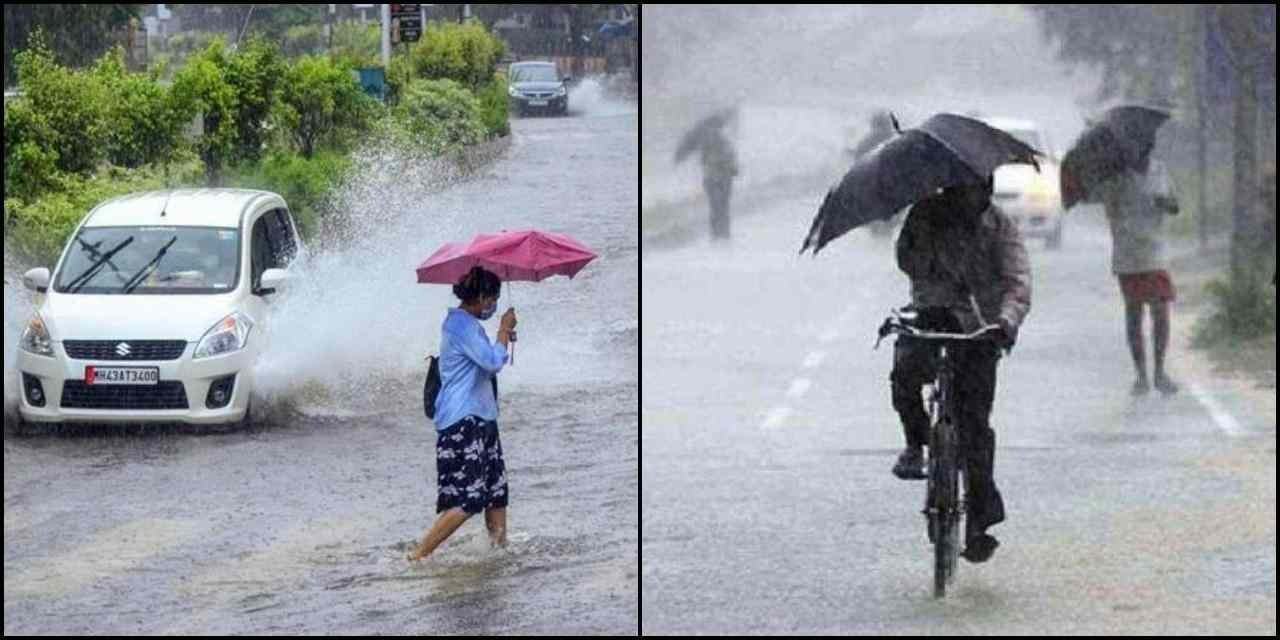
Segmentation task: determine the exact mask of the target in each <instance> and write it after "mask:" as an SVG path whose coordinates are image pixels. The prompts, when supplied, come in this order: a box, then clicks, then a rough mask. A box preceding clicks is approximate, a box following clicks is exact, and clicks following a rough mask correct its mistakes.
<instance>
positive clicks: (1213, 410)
mask: <svg viewBox="0 0 1280 640" xmlns="http://www.w3.org/2000/svg"><path fill="white" fill-rule="evenodd" d="M1189 386H1190V389H1191V395H1193V396H1195V397H1196V400H1199V401H1200V404H1202V405H1204V408H1205V411H1208V412H1209V417H1211V418H1213V421H1214V422H1216V423H1217V424H1218V428H1219V429H1222V430H1223V431H1225V432H1226V434H1227V435H1228V436H1230V437H1232V438H1238V437H1240V436H1242V435H1244V434H1245V429H1244V427H1242V426H1240V422H1239V421H1237V420H1236V419H1235V416H1233V415H1231V413H1230V412H1228V411H1227V410H1226V408H1225V407H1223V406H1222V404H1221V403H1219V402H1218V400H1217V399H1216V398H1214V397H1213V396H1211V395H1209V394H1208V392H1206V391H1205V390H1204V388H1203V387H1201V386H1200V385H1198V384H1196V383H1194V382H1192V383H1191V384H1190V385H1189Z"/></svg>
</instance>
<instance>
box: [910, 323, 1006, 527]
mask: <svg viewBox="0 0 1280 640" xmlns="http://www.w3.org/2000/svg"><path fill="white" fill-rule="evenodd" d="M940 349H941V348H940V346H939V345H938V344H937V343H934V342H925V341H922V340H913V339H911V338H907V337H899V338H898V343H897V345H896V346H895V347H894V350H893V374H892V376H891V380H892V382H893V408H894V409H896V410H897V412H898V416H899V417H900V418H901V419H902V426H903V429H904V430H905V432H906V437H907V446H910V447H924V446H927V445H928V444H929V428H930V426H931V425H930V421H929V414H928V413H927V412H926V411H925V407H924V398H923V395H922V393H921V389H922V388H923V387H924V386H925V385H926V384H931V383H932V382H933V381H934V380H935V379H936V378H937V371H938V364H939V356H940V355H941V354H940ZM949 352H950V357H951V362H952V364H953V366H954V368H955V371H954V373H955V375H954V377H953V378H952V393H953V394H954V400H955V406H956V407H957V411H958V413H959V415H958V416H957V418H958V420H959V421H960V425H959V426H960V429H959V436H960V447H961V449H962V450H963V451H965V478H966V481H967V484H968V487H967V493H968V496H969V511H970V514H971V518H974V519H976V520H977V522H979V523H981V525H982V528H985V527H986V526H988V525H990V524H995V523H996V522H1000V521H1002V520H1004V501H1003V499H1002V498H1001V496H1000V491H999V490H998V489H997V488H996V482H995V451H996V433H995V431H993V430H992V429H991V408H992V405H993V404H994V403H995V396H996V368H997V365H998V364H999V362H1000V350H999V349H998V348H997V347H996V346H995V345H993V344H987V343H975V344H966V345H954V346H951V347H949Z"/></svg>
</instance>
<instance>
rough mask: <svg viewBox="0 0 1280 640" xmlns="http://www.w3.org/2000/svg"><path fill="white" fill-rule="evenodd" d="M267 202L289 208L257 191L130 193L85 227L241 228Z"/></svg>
mask: <svg viewBox="0 0 1280 640" xmlns="http://www.w3.org/2000/svg"><path fill="white" fill-rule="evenodd" d="M263 199H267V200H274V201H275V202H274V203H273V206H279V207H284V206H285V203H284V198H281V197H280V196H279V195H277V194H274V193H271V192H270V191H257V190H253V189H171V190H165V191H145V192H140V193H130V194H128V195H123V196H119V197H117V198H112V199H110V200H108V201H106V202H103V203H102V204H100V205H98V206H97V207H94V209H93V211H91V212H89V216H88V217H87V218H86V219H85V222H84V226H86V227H127V226H139V225H142V226H165V227H228V228H239V227H240V220H241V219H242V216H243V214H244V213H245V211H246V210H247V209H248V208H249V207H250V206H252V205H253V204H255V203H257V202H258V201H260V200H263ZM162 212H163V214H164V215H161V213H162Z"/></svg>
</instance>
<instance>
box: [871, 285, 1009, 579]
mask: <svg viewBox="0 0 1280 640" xmlns="http://www.w3.org/2000/svg"><path fill="white" fill-rule="evenodd" d="M974 310H975V312H977V317H978V318H979V320H981V319H982V315H981V313H980V312H978V309H977V304H976V302H975V304H974ZM891 313H892V315H891V316H890V317H889V318H888V319H886V320H885V322H884V324H883V325H881V327H880V331H879V339H877V340H876V348H877V349H879V348H880V343H881V342H883V341H884V339H885V338H886V337H888V336H890V335H897V336H906V337H910V338H913V339H917V340H925V341H933V342H937V343H939V345H940V346H941V350H940V354H939V357H938V367H937V371H938V374H937V377H936V379H935V381H934V383H933V385H932V388H931V389H930V390H929V402H928V406H929V418H930V420H929V422H930V429H929V471H928V476H929V477H928V488H927V490H926V493H925V505H924V510H923V511H922V513H923V514H924V516H925V521H926V524H927V533H928V535H929V542H930V543H931V544H932V545H933V549H934V554H933V556H934V557H933V596H934V598H944V597H946V595H947V585H948V584H950V583H951V581H952V579H953V578H954V577H955V572H956V565H957V563H958V558H959V556H960V541H959V535H960V534H959V532H960V531H961V528H960V524H961V523H960V520H961V518H962V517H964V516H965V513H966V509H965V505H966V499H967V496H966V495H961V486H962V485H961V484H960V482H961V477H960V476H961V474H962V473H964V471H963V470H964V468H965V465H964V462H965V459H964V453H965V452H964V451H962V450H961V449H960V447H959V445H958V439H959V434H958V428H957V426H956V416H958V415H959V411H958V410H957V409H958V408H957V407H954V406H952V399H953V396H952V393H951V389H952V380H953V379H954V378H955V371H954V370H953V365H952V363H951V359H950V357H949V347H952V346H955V345H957V344H961V343H966V342H969V343H972V342H981V341H988V340H991V339H992V335H993V331H998V330H1000V326H999V325H995V324H986V322H985V321H982V323H983V325H984V326H983V328H981V329H979V330H977V331H975V332H973V333H967V334H966V333H940V332H935V331H928V330H924V329H921V328H919V327H916V326H915V325H914V324H913V323H914V322H916V321H918V320H919V316H918V315H917V314H916V313H915V311H914V310H912V309H910V308H907V309H902V310H894V311H892V312H891Z"/></svg>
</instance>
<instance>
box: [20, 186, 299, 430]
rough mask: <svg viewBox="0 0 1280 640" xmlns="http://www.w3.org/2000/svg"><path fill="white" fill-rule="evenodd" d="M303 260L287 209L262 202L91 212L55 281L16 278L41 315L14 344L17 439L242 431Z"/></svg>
mask: <svg viewBox="0 0 1280 640" xmlns="http://www.w3.org/2000/svg"><path fill="white" fill-rule="evenodd" d="M301 248H302V245H301V242H300V240H299V238H298V233H297V228H296V226H295V225H294V222H293V217H292V216H291V215H290V213H289V208H288V206H287V205H286V204H285V201H284V199H283V198H281V197H280V196H279V195H276V194H274V193H269V192H266V191H250V190H241V189H192V190H175V191H153V192H148V193H137V194H131V195H127V196H121V197H119V198H115V199H112V200H109V201H107V202H104V203H102V204H100V205H98V206H97V207H95V208H94V209H93V210H92V211H90V212H89V215H87V216H85V219H84V220H83V221H82V222H81V223H80V226H79V227H78V228H77V229H76V230H75V233H74V234H72V236H71V239H70V241H69V242H68V243H67V246H66V248H65V249H63V252H62V257H61V259H60V260H59V261H58V264H57V267H56V268H55V269H54V272H53V274H52V276H51V275H50V273H49V270H48V269H44V268H39V269H32V270H30V271H28V272H27V273H26V274H25V275H24V276H23V284H24V286H26V287H27V288H28V289H30V290H32V291H33V292H35V294H36V304H35V305H34V306H35V313H34V314H33V315H32V318H31V320H30V321H29V323H28V324H27V328H26V330H25V331H23V334H22V338H21V340H20V341H19V345H20V347H19V349H18V357H17V367H16V368H17V375H18V378H19V380H18V381H17V382H18V384H19V389H20V391H21V393H20V394H19V395H20V396H21V400H20V403H19V407H18V413H19V416H20V422H21V424H20V425H19V428H20V429H22V430H27V428H28V427H29V426H30V425H29V424H28V423H60V422H89V423H115V422H126V423H137V422H181V423H187V424H196V425H206V426H212V427H223V428H225V427H230V428H235V427H237V426H240V425H242V424H245V423H247V422H248V421H249V415H250V407H249V405H250V392H251V390H252V387H253V367H254V363H255V361H256V359H257V358H258V355H259V354H260V353H261V352H262V350H263V347H264V345H263V340H262V335H263V332H262V323H263V322H264V321H265V320H266V311H267V308H268V305H269V304H270V301H271V296H272V295H273V294H275V293H276V291H277V290H278V289H280V288H281V287H283V286H284V285H285V283H286V282H287V280H288V279H289V272H288V267H289V265H290V263H291V262H292V261H293V259H294V258H295V257H296V256H297V254H298V251H299V250H300V249H301Z"/></svg>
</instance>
